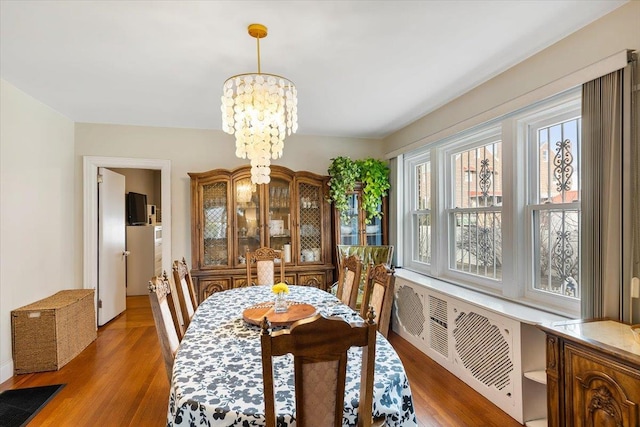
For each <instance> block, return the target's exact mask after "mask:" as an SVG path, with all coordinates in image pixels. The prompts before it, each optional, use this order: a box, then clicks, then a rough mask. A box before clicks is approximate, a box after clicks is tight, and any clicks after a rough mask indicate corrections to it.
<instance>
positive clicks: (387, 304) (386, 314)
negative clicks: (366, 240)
mask: <svg viewBox="0 0 640 427" xmlns="http://www.w3.org/2000/svg"><path fill="white" fill-rule="evenodd" d="M395 280H396V277H395V270H394V269H393V268H391V269H389V268H387V266H386V265H385V264H377V265H370V266H369V268H368V269H367V279H366V280H365V287H364V294H363V297H362V307H361V315H362V317H363V318H364V317H365V316H366V315H367V308H368V307H369V306H372V307H373V309H374V310H375V312H376V313H379V316H380V317H379V318H378V331H380V333H381V334H382V335H384V336H385V338H386V337H387V335H388V334H389V324H390V322H391V306H392V305H393V292H394V286H395Z"/></svg>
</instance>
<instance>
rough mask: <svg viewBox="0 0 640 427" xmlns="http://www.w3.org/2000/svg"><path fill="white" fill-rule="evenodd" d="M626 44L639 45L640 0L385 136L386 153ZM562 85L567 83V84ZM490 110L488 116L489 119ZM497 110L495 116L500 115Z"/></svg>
mask: <svg viewBox="0 0 640 427" xmlns="http://www.w3.org/2000/svg"><path fill="white" fill-rule="evenodd" d="M624 49H633V50H640V1H637V0H635V1H631V2H629V3H627V4H625V5H623V6H621V7H619V8H617V9H616V10H614V11H613V12H611V13H609V14H608V15H606V16H604V17H602V18H601V19H599V20H597V21H595V22H593V23H592V24H590V25H588V26H586V27H584V28H582V29H581V30H579V31H577V32H575V33H573V34H571V35H570V36H568V37H566V38H565V39H563V40H560V41H559V42H558V43H556V44H554V45H552V46H550V47H548V48H547V49H544V50H543V51H541V52H539V53H538V54H536V55H534V56H532V57H530V58H529V59H527V60H525V61H523V62H521V63H520V64H518V65H516V66H514V67H512V68H510V69H509V70H507V71H505V72H504V73H502V74H500V75H498V76H496V77H494V78H493V79H491V80H489V81H487V82H486V83H484V84H482V85H480V86H478V87H477V88H475V89H474V90H471V91H469V92H467V93H466V94H464V95H462V96H460V97H458V98H457V99H455V100H453V101H452V102H450V103H448V104H446V105H445V106H443V107H441V108H439V109H437V110H436V111H434V112H432V113H430V114H428V115H426V116H424V117H422V118H421V119H419V120H417V121H415V122H414V123H412V124H410V125H409V126H407V127H405V128H403V129H401V130H399V131H398V132H395V133H393V134H392V135H389V136H388V137H387V138H385V140H384V151H385V153H386V154H387V155H388V156H395V155H397V154H399V153H402V152H406V151H408V150H411V149H415V148H418V147H420V146H421V145H423V144H424V142H425V141H428V140H429V137H430V136H432V135H436V134H439V133H441V134H442V135H441V136H445V135H446V134H447V129H449V128H452V127H454V126H456V125H457V124H459V123H462V122H465V121H467V120H470V121H473V118H474V117H479V116H484V115H485V112H490V111H491V110H495V109H498V108H499V106H501V105H503V104H505V103H507V102H509V101H511V100H514V99H516V98H519V97H521V96H523V95H525V94H527V93H529V92H531V91H532V90H535V89H537V88H540V87H542V86H545V85H548V84H549V83H551V82H554V81H556V80H558V79H560V78H562V77H564V76H567V75H569V74H572V73H574V72H577V71H578V70H581V69H583V68H585V67H587V66H589V65H591V64H594V63H596V62H598V61H600V60H602V59H604V58H607V57H609V56H610V55H613V54H615V53H617V52H620V51H622V50H624ZM563 89H569V88H567V87H565V88H563ZM490 116H491V113H489V115H488V116H485V120H486V119H488V118H489V117H490ZM496 116H497V115H494V116H493V117H496Z"/></svg>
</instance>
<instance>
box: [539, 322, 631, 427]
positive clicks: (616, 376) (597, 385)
mask: <svg viewBox="0 0 640 427" xmlns="http://www.w3.org/2000/svg"><path fill="white" fill-rule="evenodd" d="M540 328H541V329H542V330H543V331H544V332H545V333H546V335H547V344H546V349H547V369H546V373H547V405H548V416H549V419H548V425H549V426H576V427H580V426H594V427H595V426H618V427H638V426H640V409H639V408H640V343H638V342H636V341H635V340H634V338H633V334H632V332H631V327H630V326H629V325H625V324H622V323H618V322H614V321H611V320H603V321H593V322H590V321H582V320H573V321H567V322H558V323H553V324H551V325H542V326H540Z"/></svg>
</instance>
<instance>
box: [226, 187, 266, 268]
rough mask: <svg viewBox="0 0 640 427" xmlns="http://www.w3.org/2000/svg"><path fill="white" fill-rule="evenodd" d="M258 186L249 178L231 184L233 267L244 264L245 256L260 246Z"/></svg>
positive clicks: (260, 225)
mask: <svg viewBox="0 0 640 427" xmlns="http://www.w3.org/2000/svg"><path fill="white" fill-rule="evenodd" d="M258 190H259V188H258V186H256V185H253V184H252V183H251V178H241V179H238V180H235V181H234V182H233V191H234V194H235V206H234V212H235V216H236V218H235V221H236V227H235V230H236V234H237V236H236V237H235V238H236V254H235V257H236V259H235V260H234V265H236V266H237V265H240V264H245V262H246V260H245V254H246V253H247V252H248V251H249V252H253V251H255V250H256V249H258V248H259V247H261V246H262V233H261V230H262V224H261V220H260V195H259V193H258Z"/></svg>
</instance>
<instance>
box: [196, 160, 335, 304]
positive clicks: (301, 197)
mask: <svg viewBox="0 0 640 427" xmlns="http://www.w3.org/2000/svg"><path fill="white" fill-rule="evenodd" d="M189 176H190V178H191V260H192V269H191V275H192V278H193V280H194V286H195V288H196V292H197V294H198V299H199V301H200V302H201V301H203V300H204V299H205V298H206V297H207V296H209V295H210V294H212V293H213V292H217V291H221V290H225V289H230V288H237V287H242V286H247V275H246V264H245V263H246V259H245V254H246V253H247V252H253V251H254V250H256V249H257V248H259V247H263V246H264V247H270V248H273V249H276V250H280V251H282V258H283V260H284V261H283V262H285V279H286V281H287V282H289V283H292V284H298V285H308V286H314V287H317V288H320V289H327V286H328V285H330V284H331V283H332V282H333V270H334V266H333V264H332V261H331V260H332V254H331V247H332V243H331V232H330V226H331V220H330V216H331V215H330V212H331V211H330V207H329V204H328V203H327V202H326V195H325V191H326V188H327V181H328V177H325V176H321V175H316V174H313V173H311V172H294V171H292V170H290V169H287V168H285V167H281V166H271V182H270V183H269V184H263V185H252V184H251V168H250V167H249V166H246V167H241V168H238V169H234V170H225V169H216V170H212V171H208V172H202V173H189Z"/></svg>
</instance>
